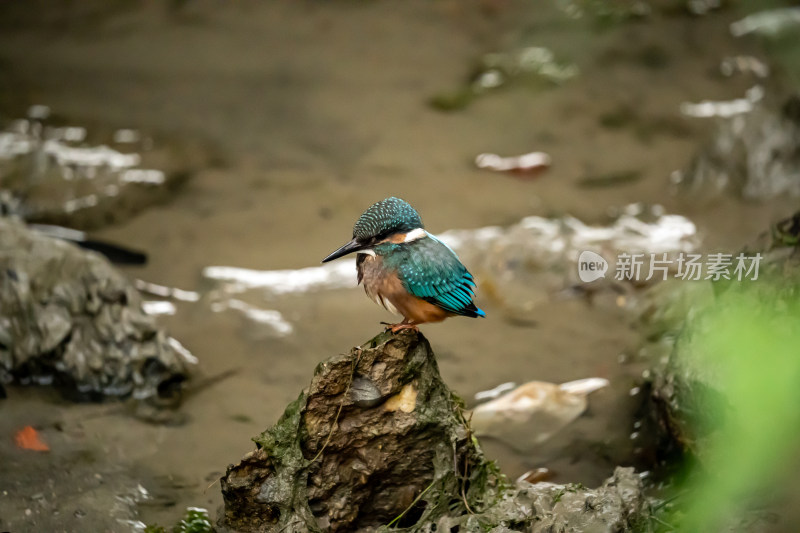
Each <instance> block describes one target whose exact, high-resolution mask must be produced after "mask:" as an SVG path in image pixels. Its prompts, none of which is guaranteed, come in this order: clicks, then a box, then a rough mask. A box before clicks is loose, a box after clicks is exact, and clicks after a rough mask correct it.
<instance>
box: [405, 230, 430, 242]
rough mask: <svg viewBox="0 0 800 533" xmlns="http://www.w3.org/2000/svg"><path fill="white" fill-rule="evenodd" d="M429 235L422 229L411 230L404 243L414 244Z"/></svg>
mask: <svg viewBox="0 0 800 533" xmlns="http://www.w3.org/2000/svg"><path fill="white" fill-rule="evenodd" d="M427 235H428V232H427V231H425V230H424V229H422V228H417V229H415V230H411V231H409V232H408V233H406V237H405V238H404V239H403V242H412V241H416V240H419V239H421V238H423V237H425V236H427Z"/></svg>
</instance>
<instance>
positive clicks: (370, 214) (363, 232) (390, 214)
mask: <svg viewBox="0 0 800 533" xmlns="http://www.w3.org/2000/svg"><path fill="white" fill-rule="evenodd" d="M423 227H424V226H423V225H422V219H421V218H420V216H419V213H417V210H416V209H414V208H413V207H411V204H409V203H408V202H406V201H405V200H401V199H400V198H395V197H394V196H392V197H391V198H386V199H385V200H381V201H380V202H378V203H376V204H373V205H372V206H370V208H369V209H367V210H366V211H364V213H363V214H362V215H361V216H360V217H358V221H356V225H355V226H353V237H354V238H355V239H358V240H365V239H369V238H372V237H377V236H379V235H387V234H389V233H397V232H407V231H411V230H414V229H417V228H423Z"/></svg>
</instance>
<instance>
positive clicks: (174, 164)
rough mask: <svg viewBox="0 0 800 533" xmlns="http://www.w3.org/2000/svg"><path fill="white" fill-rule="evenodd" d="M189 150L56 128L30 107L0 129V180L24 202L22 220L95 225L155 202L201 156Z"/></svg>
mask: <svg viewBox="0 0 800 533" xmlns="http://www.w3.org/2000/svg"><path fill="white" fill-rule="evenodd" d="M190 148H191V146H190V145H189V144H186V143H183V142H181V143H175V144H169V145H167V144H162V143H158V144H156V143H155V142H154V141H153V139H152V138H151V137H150V136H147V135H144V134H142V133H141V132H139V131H137V130H133V129H129V128H123V129H117V130H111V131H100V129H99V128H98V131H94V132H92V131H90V130H89V129H88V128H86V127H83V126H76V125H63V124H58V123H56V119H53V118H51V115H50V109H49V107H47V106H44V105H36V106H32V107H30V108H29V109H28V113H27V117H26V118H24V119H18V120H14V121H12V122H10V123H9V124H8V125H6V126H5V128H4V129H2V130H0V181H2V183H3V186H4V188H5V189H7V190H9V191H11V192H12V193H13V194H14V195H16V196H17V197H19V198H23V199H24V201H23V204H24V205H23V209H22V212H21V214H22V216H23V217H24V218H25V219H27V220H29V221H37V222H48V223H54V224H61V225H65V226H71V227H81V228H96V227H100V226H103V225H105V224H107V223H109V222H113V221H118V220H121V219H122V218H124V216H126V215H129V214H131V213H133V212H137V211H139V210H141V209H143V208H144V207H146V206H148V205H150V204H152V203H156V202H158V201H161V200H162V199H163V198H164V197H165V195H167V194H168V193H169V191H170V190H171V189H172V188H174V185H176V184H177V183H180V182H182V181H183V180H184V179H186V177H187V176H188V175H189V172H190V171H189V169H190V168H192V167H193V166H194V163H195V159H197V160H198V161H199V160H200V158H202V159H205V158H207V155H202V154H200V153H199V152H197V153H194V152H192V151H191V150H187V149H190Z"/></svg>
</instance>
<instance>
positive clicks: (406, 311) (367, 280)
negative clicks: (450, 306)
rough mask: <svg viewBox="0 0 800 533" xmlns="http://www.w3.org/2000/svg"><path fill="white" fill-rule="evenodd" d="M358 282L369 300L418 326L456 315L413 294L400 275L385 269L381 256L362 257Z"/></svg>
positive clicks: (359, 262)
mask: <svg viewBox="0 0 800 533" xmlns="http://www.w3.org/2000/svg"><path fill="white" fill-rule="evenodd" d="M357 266H358V282H359V283H361V284H363V285H364V290H365V291H366V293H367V296H369V297H370V298H372V299H373V300H374V301H375V302H376V303H378V304H380V305H382V306H383V307H385V308H386V309H388V310H389V311H391V312H393V313H398V314H401V315H403V317H404V318H406V319H407V320H410V321H412V322H413V323H415V324H422V323H424V322H441V321H442V320H444V319H445V318H447V317H450V316H453V313H451V312H449V311H445V310H444V309H442V308H441V307H438V306H436V305H433V304H432V303H430V302H427V301H425V300H423V299H422V298H418V297H416V296H414V295H413V294H410V293H409V292H408V291H407V290H406V289H405V287H403V282H402V281H400V278H399V277H398V276H397V272H396V271H394V270H392V269H388V268H385V267H384V265H383V259H381V257H380V256H374V257H373V256H370V255H366V254H359V256H358V261H357Z"/></svg>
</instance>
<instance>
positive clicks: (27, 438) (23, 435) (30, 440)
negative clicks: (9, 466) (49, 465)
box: [14, 426, 50, 452]
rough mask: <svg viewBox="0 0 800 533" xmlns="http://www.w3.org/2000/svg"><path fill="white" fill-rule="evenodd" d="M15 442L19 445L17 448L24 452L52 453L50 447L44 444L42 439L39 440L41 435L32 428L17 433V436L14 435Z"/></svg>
mask: <svg viewBox="0 0 800 533" xmlns="http://www.w3.org/2000/svg"><path fill="white" fill-rule="evenodd" d="M14 442H15V443H16V444H17V448H20V449H22V450H34V451H37V452H48V451H50V447H49V446H48V445H47V444H45V443H44V442H42V439H40V438H39V433H38V432H37V431H36V430H35V429H33V427H31V426H25V427H24V428H22V429H20V430H19V431H17V434H16V435H14Z"/></svg>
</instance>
